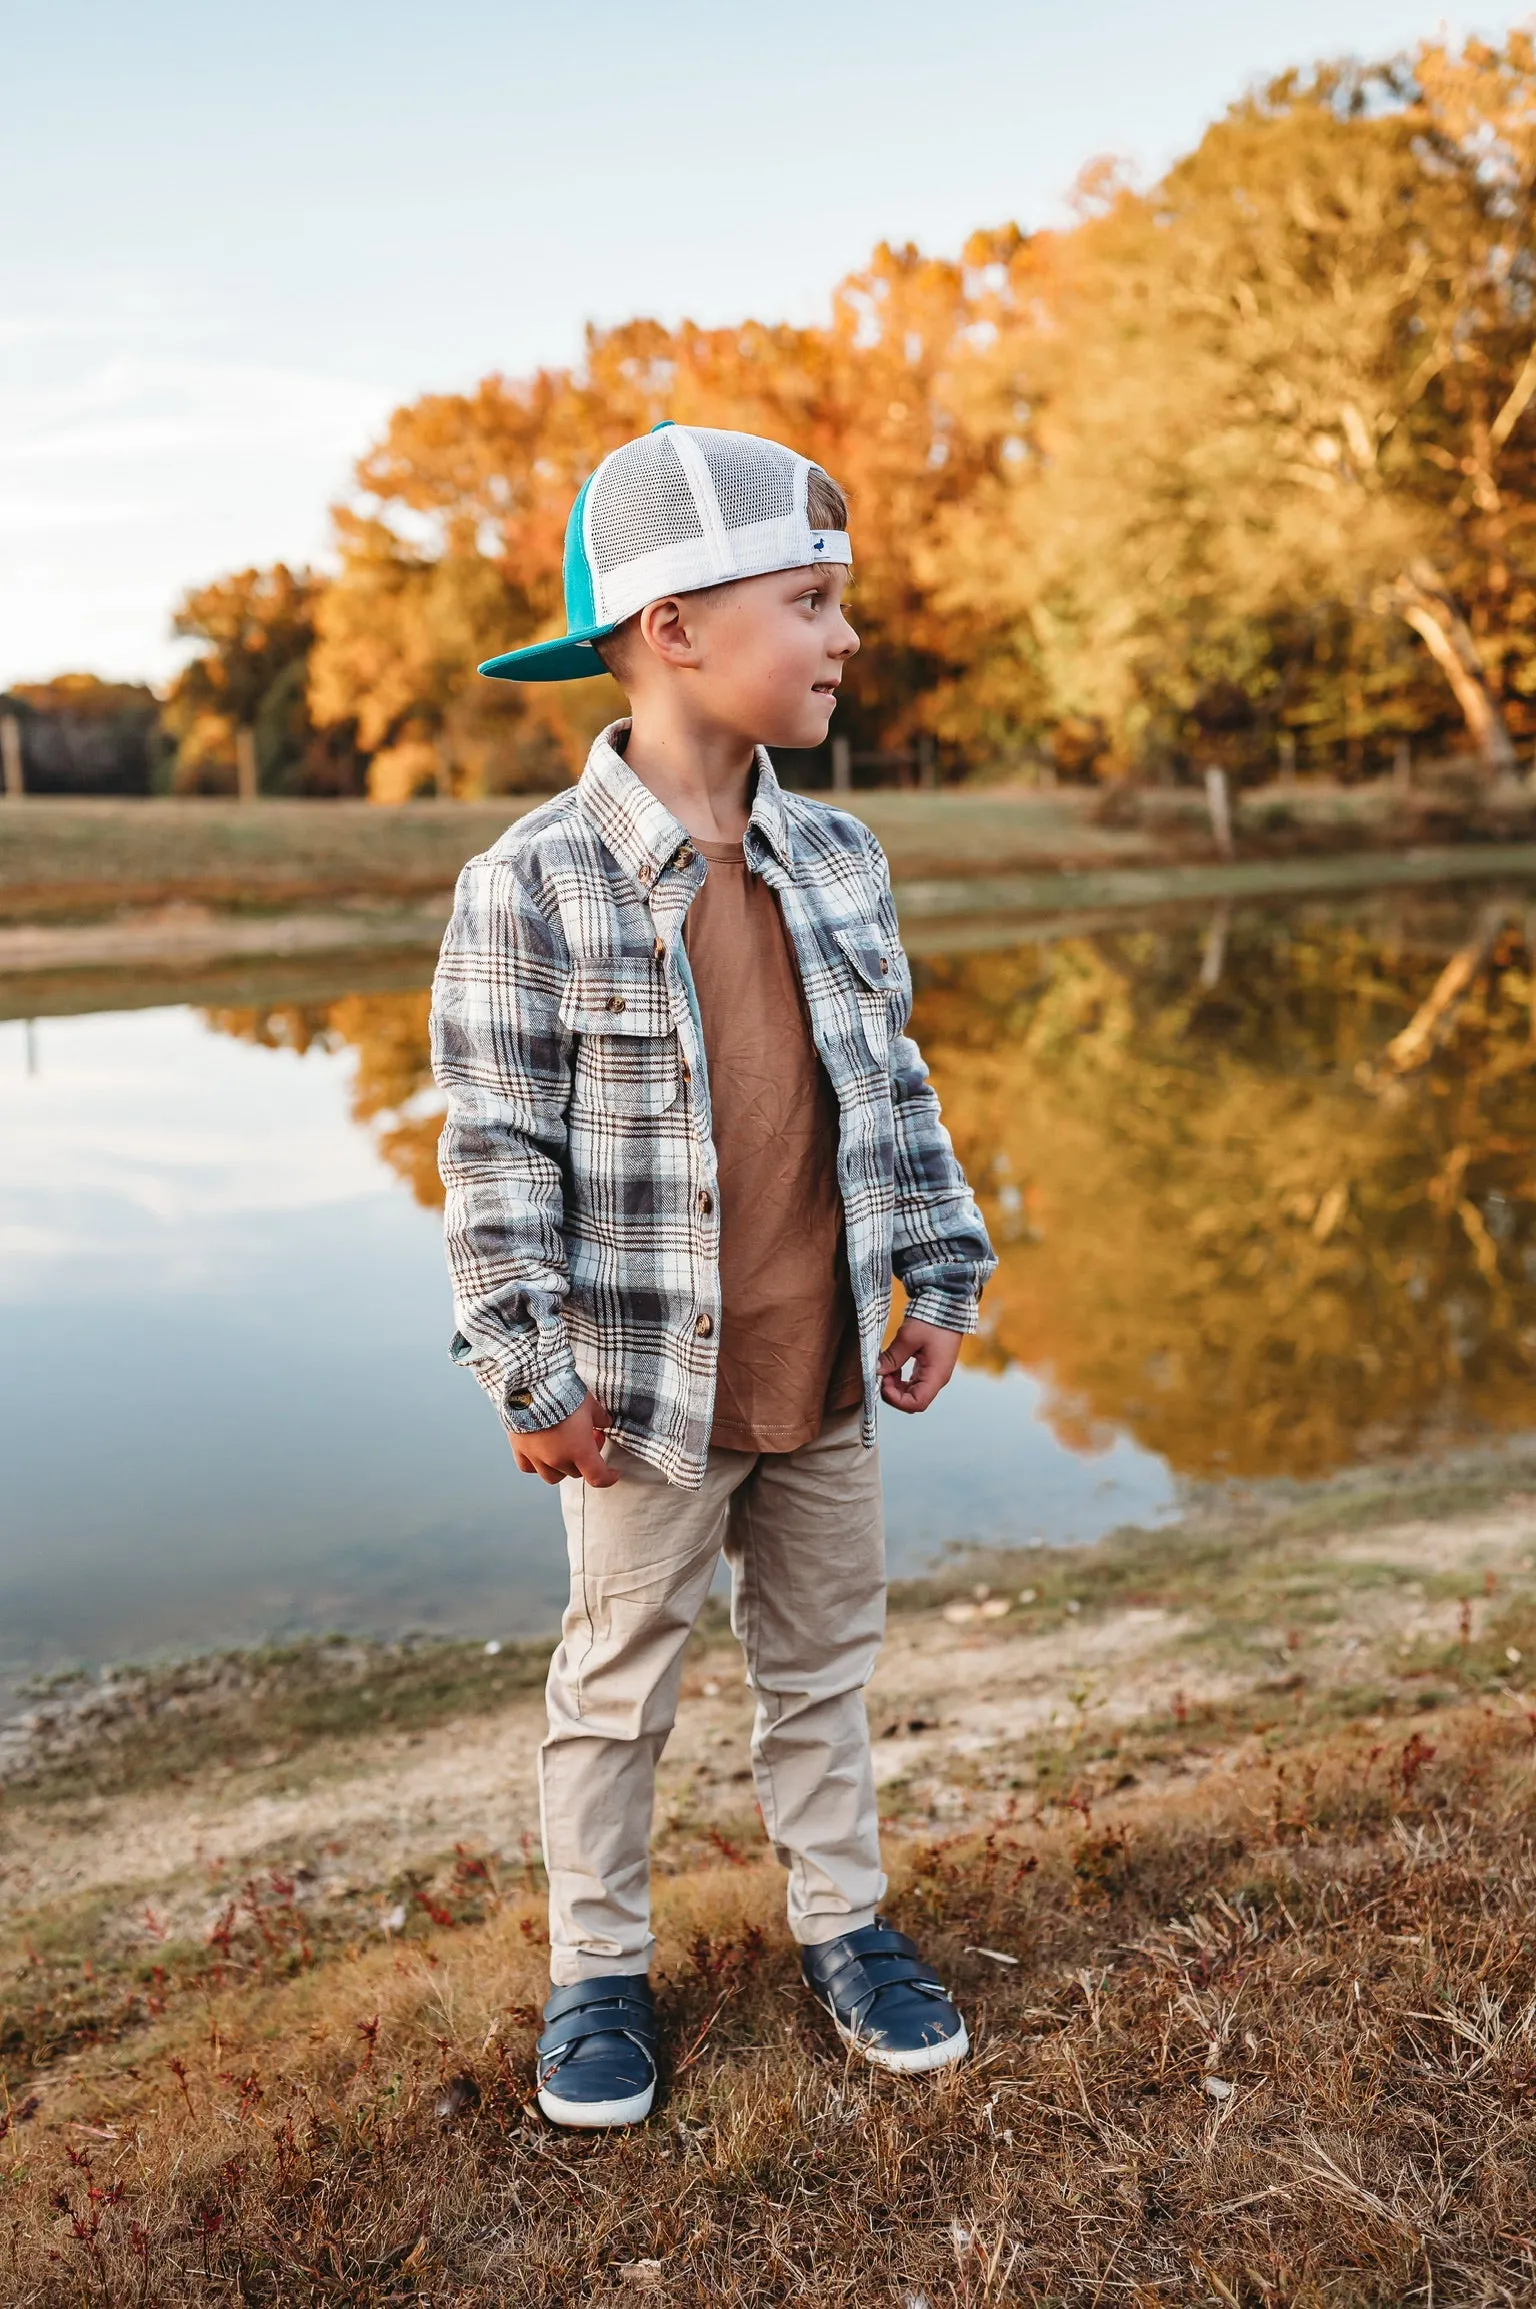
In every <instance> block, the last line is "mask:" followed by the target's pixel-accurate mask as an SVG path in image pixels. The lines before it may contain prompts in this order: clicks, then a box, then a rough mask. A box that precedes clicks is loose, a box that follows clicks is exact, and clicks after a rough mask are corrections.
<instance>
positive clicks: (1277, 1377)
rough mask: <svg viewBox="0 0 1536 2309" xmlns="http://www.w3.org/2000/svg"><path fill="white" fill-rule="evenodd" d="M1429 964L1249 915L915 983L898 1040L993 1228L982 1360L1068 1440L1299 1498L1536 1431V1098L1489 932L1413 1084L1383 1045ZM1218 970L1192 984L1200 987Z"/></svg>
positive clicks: (1515, 969) (1511, 980)
mask: <svg viewBox="0 0 1536 2309" xmlns="http://www.w3.org/2000/svg"><path fill="white" fill-rule="evenodd" d="M1448 943H1449V942H1448V941H1447V942H1444V943H1442V944H1441V946H1440V950H1439V952H1438V953H1437V952H1435V951H1433V950H1432V949H1428V950H1427V949H1426V948H1425V947H1424V946H1423V945H1422V944H1420V943H1418V942H1417V941H1413V942H1409V941H1407V940H1405V939H1402V938H1400V937H1394V936H1393V935H1391V934H1385V935H1384V934H1382V933H1380V932H1379V931H1378V932H1374V933H1372V932H1369V931H1366V930H1363V929H1360V928H1358V927H1357V928H1349V927H1340V926H1338V925H1337V924H1334V925H1332V926H1327V925H1323V924H1317V925H1310V924H1309V925H1305V926H1298V925H1296V924H1294V923H1293V924H1292V925H1291V926H1290V927H1289V928H1287V927H1286V926H1285V925H1283V924H1271V925H1268V926H1266V925H1265V924H1263V923H1262V922H1254V923H1252V924H1249V925H1247V926H1244V925H1243V924H1242V923H1241V922H1239V924H1238V925H1236V926H1234V927H1233V928H1232V929H1231V930H1230V931H1229V932H1228V934H1227V939H1226V951H1225V957H1224V964H1223V969H1222V975H1221V978H1220V981H1219V983H1218V984H1217V985H1216V986H1214V987H1207V986H1203V985H1202V984H1201V972H1200V963H1201V952H1200V947H1199V943H1198V940H1197V936H1196V934H1195V933H1194V932H1192V931H1185V932H1182V933H1179V932H1168V931H1159V930H1149V929H1145V928H1141V929H1135V930H1127V931H1126V932H1125V933H1123V934H1119V935H1106V936H1099V937H1095V938H1091V939H1089V938H1074V939H1063V940H1061V941H1060V942H1058V943H1055V944H1051V945H1041V946H1026V947H1021V948H1019V949H1017V950H1015V951H1013V952H1010V953H1005V954H988V955H979V956H976V957H973V958H968V959H964V960H958V961H955V962H952V963H948V964H939V965H936V966H933V967H932V968H931V969H930V971H929V973H928V983H927V985H926V986H925V988H924V990H923V992H922V994H921V996H920V999H919V1004H918V1013H917V1021H916V1031H917V1033H918V1034H919V1035H920V1037H921V1039H922V1041H923V1044H924V1048H925V1050H926V1052H927V1054H928V1057H929V1060H930V1063H931V1064H932V1067H933V1070H934V1074H935V1077H936V1079H937V1080H938V1082H939V1084H940V1087H941V1089H942V1092H943V1095H944V1101H945V1111H946V1114H947V1116H948V1119H949V1122H950V1126H951V1128H952V1130H953V1131H954V1134H955V1138H956V1141H957V1144H958V1146H959V1149H960V1152H961V1155H962V1157H963V1159H964V1160H965V1162H966V1164H967V1165H968V1167H969V1168H970V1170H971V1172H972V1175H973V1177H975V1178H976V1180H977V1181H978V1183H979V1185H980V1187H981V1189H982V1195H983V1201H984V1204H985V1206H986V1208H987V1211H988V1214H989V1217H990V1219H991V1221H992V1223H993V1225H994V1227H995V1229H996V1233H997V1236H998V1241H999V1249H1000V1253H1001V1267H1000V1271H999V1274H998V1277H997V1280H996V1282H995V1284H994V1285H993V1287H992V1290H991V1292H990V1293H989V1295H988V1301H987V1306H986V1310H985V1312H986V1316H987V1321H988V1330H987V1337H986V1342H985V1351H987V1352H989V1353H990V1354H991V1355H993V1356H994V1357H996V1358H997V1359H998V1360H999V1361H1000V1362H1001V1361H1004V1360H1016V1361H1019V1362H1022V1363H1026V1364H1029V1365H1032V1366H1034V1367H1035V1368H1037V1369H1045V1370H1048V1371H1049V1372H1050V1374H1051V1375H1052V1377H1053V1379H1054V1382H1055V1386H1056V1389H1057V1399H1056V1414H1055V1416H1056V1419H1057V1422H1058V1425H1059V1426H1060V1428H1061V1429H1062V1430H1063V1432H1065V1433H1066V1434H1068V1435H1069V1436H1073V1437H1076V1436H1080V1435H1084V1434H1086V1433H1088V1432H1091V1431H1092V1429H1093V1428H1094V1427H1095V1426H1098V1425H1100V1424H1102V1423H1103V1422H1113V1423H1115V1424H1116V1425H1124V1426H1126V1427H1128V1428H1130V1429H1131V1430H1132V1431H1133V1432H1134V1433H1135V1434H1136V1435H1137V1436H1138V1438H1139V1439H1140V1440H1141V1441H1142V1442H1143V1443H1144V1444H1146V1445H1147V1446H1149V1447H1150V1448H1152V1449H1154V1450H1158V1451H1161V1452H1164V1453H1165V1454H1166V1455H1167V1456H1168V1458H1169V1459H1170V1460H1171V1461H1172V1462H1173V1464H1174V1465H1175V1466H1177V1467H1178V1468H1180V1469H1181V1470H1184V1471H1188V1472H1196V1473H1220V1472H1222V1471H1230V1472H1233V1473H1242V1474H1276V1473H1286V1472H1289V1473H1295V1474H1305V1473H1309V1472H1312V1471H1315V1470H1317V1469H1320V1468H1323V1467H1326V1466H1330V1465H1336V1464H1338V1463H1340V1462H1342V1461H1344V1460H1347V1459H1350V1458H1353V1457H1356V1456H1357V1455H1359V1454H1361V1453H1368V1452H1371V1451H1374V1450H1395V1449H1402V1448H1409V1447H1413V1448H1418V1447H1422V1446H1423V1445H1425V1444H1429V1443H1433V1442H1435V1441H1438V1440H1442V1439H1445V1438H1447V1437H1449V1436H1451V1435H1455V1434H1465V1433H1467V1432H1468V1431H1471V1430H1475V1429H1476V1428H1477V1427H1479V1426H1482V1425H1488V1426H1493V1427H1505V1426H1509V1425H1513V1424H1517V1423H1520V1422H1523V1421H1527V1420H1529V1419H1530V1417H1531V1404H1532V1364H1533V1361H1536V1228H1533V1224H1532V1204H1533V1201H1536V1176H1533V1168H1532V1159H1531V1158H1532V1149H1533V1145H1536V1082H1533V1074H1532V1052H1531V1008H1530V1005H1531V979H1530V972H1529V965H1528V961H1527V956H1526V952H1525V948H1524V945H1523V943H1521V942H1519V941H1517V940H1516V939H1515V937H1514V936H1513V935H1512V934H1510V933H1507V932H1506V933H1505V934H1503V935H1502V936H1501V937H1499V938H1496V939H1495V940H1494V941H1493V942H1492V945H1491V951H1490V952H1489V955H1488V959H1487V961H1486V963H1485V965H1484V966H1483V968H1482V969H1481V970H1480V971H1479V972H1478V973H1477V975H1476V976H1475V977H1474V979H1473V981H1472V983H1471V985H1470V987H1469V989H1468V990H1467V992H1466V993H1465V995H1464V997H1463V999H1462V1001H1461V1003H1460V1005H1459V1008H1457V1009H1456V1010H1455V1011H1454V1013H1450V1014H1448V1015H1447V1016H1445V1017H1443V1018H1442V1020H1441V1021H1440V1025H1441V1032H1442V1039H1441V1040H1440V1042H1439V1043H1438V1046H1437V1047H1435V1048H1433V1050H1432V1052H1431V1053H1430V1055H1429V1056H1428V1059H1427V1063H1424V1064H1422V1065H1421V1066H1420V1067H1418V1068H1417V1069H1416V1070H1414V1071H1412V1072H1409V1073H1407V1074H1404V1075H1395V1074H1393V1073H1391V1072H1390V1071H1389V1070H1385V1069H1383V1067H1382V1064H1381V1060H1382V1053H1383V1051H1384V1049H1385V1047H1386V1046H1387V1045H1388V1043H1389V1042H1390V1040H1391V1038H1392V1037H1393V1036H1394V1035H1395V1034H1396V1033H1397V1032H1398V1031H1399V1030H1400V1029H1401V1028H1402V1027H1403V1025H1404V1024H1405V1023H1406V1021H1407V1020H1408V1019H1409V1018H1410V1017H1411V1016H1412V1015H1413V1013H1414V1011H1415V1009H1416V1007H1417V1006H1418V1005H1419V1004H1420V1003H1421V1002H1422V1001H1423V1000H1424V998H1425V996H1426V995H1427V994H1428V993H1429V991H1430V989H1431V988H1432V987H1433V985H1434V983H1435V981H1436V979H1437V977H1438V976H1439V974H1440V971H1441V968H1442V965H1443V964H1444V962H1445V960H1446V951H1447V945H1448ZM1208 975H1209V973H1208Z"/></svg>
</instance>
